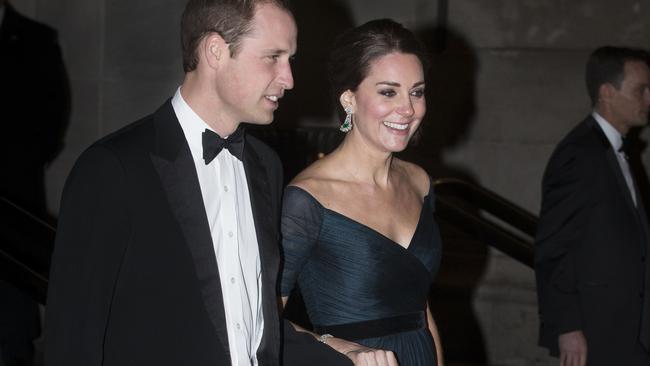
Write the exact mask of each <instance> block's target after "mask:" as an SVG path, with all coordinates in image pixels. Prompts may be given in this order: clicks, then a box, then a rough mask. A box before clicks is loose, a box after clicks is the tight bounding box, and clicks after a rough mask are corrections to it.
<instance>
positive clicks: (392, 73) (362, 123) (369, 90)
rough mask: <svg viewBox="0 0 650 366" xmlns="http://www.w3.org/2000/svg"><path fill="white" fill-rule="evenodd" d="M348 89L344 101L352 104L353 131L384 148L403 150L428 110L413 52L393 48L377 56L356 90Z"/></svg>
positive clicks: (383, 149) (386, 149) (421, 73)
mask: <svg viewBox="0 0 650 366" xmlns="http://www.w3.org/2000/svg"><path fill="white" fill-rule="evenodd" d="M346 93H349V94H346ZM346 93H344V94H343V95H342V97H341V101H342V103H344V106H345V103H346V101H347V102H348V103H351V104H352V109H353V112H354V127H353V130H352V132H351V133H357V134H360V135H361V136H362V137H363V138H364V139H365V140H366V141H369V142H370V143H371V144H372V145H374V146H376V147H377V148H378V149H379V150H381V151H384V152H398V151H402V150H404V149H405V148H406V146H407V145H408V142H409V140H410V139H411V137H412V136H413V134H414V133H415V131H416V130H417V129H418V126H419V125H420V122H421V121H422V117H424V113H425V112H426V102H425V99H424V72H423V70H422V64H421V63H420V60H419V59H418V58H417V56H415V55H412V54H405V53H399V52H394V53H390V54H388V55H385V56H382V57H380V58H378V59H376V60H374V61H373V62H371V63H370V70H369V72H368V76H367V77H366V78H365V79H364V80H363V81H362V82H361V84H359V87H358V88H357V90H356V91H355V92H346Z"/></svg>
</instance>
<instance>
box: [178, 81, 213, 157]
mask: <svg viewBox="0 0 650 366" xmlns="http://www.w3.org/2000/svg"><path fill="white" fill-rule="evenodd" d="M172 107H173V108H174V112H175V113H176V118H178V123H179V124H180V125H181V128H182V129H183V134H185V139H186V140H187V144H188V145H189V146H190V151H191V152H192V157H193V158H194V160H196V161H203V140H202V134H203V131H205V129H206V128H207V129H209V130H212V128H210V126H209V125H208V124H207V123H205V121H204V120H203V119H201V117H199V115H198V114H196V112H194V111H193V110H192V108H191V107H190V106H189V105H188V104H187V102H186V101H185V99H183V96H182V95H181V88H180V87H178V89H176V93H175V94H174V97H173V98H172ZM212 131H214V130H212Z"/></svg>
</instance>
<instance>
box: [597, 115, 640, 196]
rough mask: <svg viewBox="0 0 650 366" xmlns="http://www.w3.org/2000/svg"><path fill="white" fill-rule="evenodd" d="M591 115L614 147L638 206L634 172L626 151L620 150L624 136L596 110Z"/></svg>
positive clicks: (628, 186)
mask: <svg viewBox="0 0 650 366" xmlns="http://www.w3.org/2000/svg"><path fill="white" fill-rule="evenodd" d="M591 115H592V116H593V117H594V119H595V120H596V122H598V125H599V126H600V128H601V129H602V130H603V132H605V136H607V140H609V143H610V144H611V145H612V148H614V152H615V153H616V160H618V166H620V167H621V172H622V173H623V177H625V182H626V183H627V188H628V189H629V190H630V194H631V195H632V201H633V202H634V206H636V191H635V190H634V180H633V179H632V174H631V173H630V164H629V163H628V162H627V159H626V158H625V153H624V152H622V151H619V150H620V148H621V146H623V136H621V134H620V132H618V130H616V129H615V128H614V126H612V125H611V124H610V123H609V122H607V120H606V119H605V118H603V116H601V115H600V114H598V113H597V112H596V111H594V112H592V113H591Z"/></svg>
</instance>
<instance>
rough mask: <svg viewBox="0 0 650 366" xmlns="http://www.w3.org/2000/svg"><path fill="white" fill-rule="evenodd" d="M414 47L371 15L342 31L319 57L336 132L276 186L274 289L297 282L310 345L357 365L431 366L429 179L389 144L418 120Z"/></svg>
mask: <svg viewBox="0 0 650 366" xmlns="http://www.w3.org/2000/svg"><path fill="white" fill-rule="evenodd" d="M426 64H427V59H426V56H425V52H424V51H423V48H422V46H421V44H420V43H419V42H418V41H417V39H416V38H415V36H414V35H413V34H412V33H411V32H410V31H408V30H407V29H405V28H404V27H402V26H401V25H400V24H398V23H396V22H394V21H391V20H387V19H383V20H375V21H371V22H368V23H366V24H364V25H362V26H359V27H357V28H353V29H351V30H349V31H347V32H345V33H343V34H342V35H341V36H340V37H339V38H338V39H337V41H336V42H335V44H334V47H333V50H332V52H331V54H330V60H329V70H328V71H329V74H330V75H329V76H330V80H331V83H332V87H333V91H334V94H335V96H336V98H337V101H338V102H339V103H340V112H342V113H341V117H342V119H343V120H344V122H343V124H342V125H341V130H342V131H344V132H345V133H346V136H345V138H344V140H343V142H342V143H341V145H340V146H339V147H338V148H337V149H336V150H335V151H333V152H332V153H331V154H329V155H327V156H325V157H324V158H322V159H320V160H318V161H317V162H315V163H314V164H312V165H311V166H309V167H308V168H307V169H306V170H304V171H303V172H301V173H300V174H299V175H298V176H297V177H296V178H295V179H294V180H293V181H292V182H291V183H290V184H289V186H288V187H287V189H286V191H285V196H284V204H283V213H282V235H283V239H282V246H283V254H284V261H285V262H284V270H283V278H282V288H281V292H282V296H283V301H284V302H285V303H286V300H287V297H288V296H289V295H290V293H291V291H292V290H293V289H294V287H295V286H296V285H297V286H299V288H300V291H301V293H302V296H303V300H304V302H305V306H306V309H307V313H308V315H309V318H310V320H311V322H312V324H313V325H314V329H311V330H306V329H302V328H300V327H297V326H296V327H297V329H298V330H301V331H305V332H310V333H311V334H313V336H314V337H316V338H317V339H318V340H320V341H321V342H324V343H326V344H327V345H329V346H331V347H332V348H334V349H335V350H337V351H338V352H341V353H343V354H345V355H347V356H348V357H349V358H350V359H351V360H352V361H353V362H354V363H355V364H358V365H401V366H419V365H423V366H424V365H426V366H433V365H441V364H442V357H441V355H442V352H441V351H442V349H441V347H440V339H439V336H438V332H437V329H436V325H435V322H434V319H433V316H432V314H431V311H430V307H429V304H428V294H429V290H430V287H431V283H432V281H433V279H434V277H435V274H436V272H437V270H438V267H439V264H440V255H441V242H440V235H439V232H438V226H437V225H436V223H435V221H434V218H433V211H434V196H433V191H432V188H431V182H430V179H429V176H428V175H427V174H426V173H425V172H424V170H423V169H422V168H420V167H418V166H417V165H415V164H412V163H409V162H406V161H403V160H400V159H398V158H396V157H394V156H393V154H394V153H396V152H399V151H402V150H404V149H405V148H406V147H407V145H408V143H409V141H410V140H411V138H412V137H413V135H414V134H415V133H416V131H417V130H418V127H419V125H420V123H421V121H422V118H423V117H424V114H425V111H426V103H425V98H424V87H425V84H424V69H425V67H426Z"/></svg>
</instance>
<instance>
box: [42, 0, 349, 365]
mask: <svg viewBox="0 0 650 366" xmlns="http://www.w3.org/2000/svg"><path fill="white" fill-rule="evenodd" d="M296 33H297V30H296V25H295V22H294V20H293V16H292V14H291V12H290V11H289V10H288V9H287V7H286V5H285V4H284V2H283V1H282V0H266V1H263V0H260V1H243V0H240V1H233V0H230V1H228V0H190V1H189V2H188V4H187V6H186V8H185V11H184V13H183V17H182V21H181V41H182V46H183V67H184V70H185V72H186V74H185V79H184V81H183V83H182V85H181V86H180V87H179V88H178V90H177V91H176V94H175V95H174V96H173V98H171V100H169V101H167V102H166V103H164V104H163V105H162V106H161V107H160V108H159V109H158V110H157V111H156V112H154V113H153V114H152V115H150V116H147V117H145V118H143V119H141V120H140V121H138V122H135V123H134V124H131V125H129V126H127V127H126V128H124V129H121V130H119V131H117V132H115V133H113V134H111V135H109V136H107V137H105V138H103V139H101V140H100V141H98V142H96V143H95V144H93V145H92V146H91V147H90V148H89V149H88V150H86V151H85V152H84V153H83V154H82V156H81V157H80V158H79V160H78V161H77V163H76V165H75V167H74V169H73V171H72V173H71V174H70V176H69V178H68V181H67V183H66V187H65V190H64V193H63V200H62V205H61V215H60V219H59V228H58V233H57V240H56V245H55V251H54V256H53V264H52V271H51V282H50V288H49V292H48V304H47V310H46V331H45V333H46V334H45V362H46V364H47V365H48V366H59V365H61V366H93V365H120V366H122V365H157V366H161V365H162V366H164V365H279V364H280V359H281V335H282V332H283V328H284V332H285V338H286V340H287V344H291V345H297V346H298V347H301V346H304V347H305V348H304V349H303V348H300V349H299V350H297V353H296V355H297V356H296V357H298V356H301V355H302V356H307V355H309V356H312V357H317V358H319V359H318V360H319V361H321V362H322V364H323V365H337V364H344V363H340V361H339V360H341V359H343V360H345V361H346V363H347V358H346V357H341V356H339V355H338V354H336V352H334V351H332V350H329V349H328V348H327V346H325V345H322V344H319V343H317V342H316V341H315V340H314V339H313V338H312V339H308V338H307V339H305V338H304V337H303V338H301V337H300V336H298V335H296V334H295V332H293V331H292V328H291V326H285V325H283V322H282V321H281V317H280V315H279V310H278V309H279V308H278V304H279V302H278V297H277V296H278V293H277V289H278V287H277V285H276V281H277V278H278V273H279V265H280V257H279V243H278V240H279V230H278V229H279V213H280V199H281V192H282V171H281V164H280V161H279V159H278V157H277V155H276V154H275V153H274V152H273V151H272V150H271V149H270V148H268V147H267V146H266V145H265V144H263V143H262V142H261V141H259V140H257V139H255V138H254V137H252V136H248V135H246V134H245V131H244V130H243V126H242V125H241V123H242V122H247V123H251V124H257V125H265V124H269V123H271V122H272V120H273V113H274V111H275V109H276V108H277V107H278V102H279V100H280V98H282V96H283V94H284V92H285V91H286V90H289V89H292V87H293V78H292V73H291V67H290V64H289V59H290V57H291V56H292V55H293V54H294V53H295V52H296ZM222 137H223V138H222ZM300 352H306V353H305V354H301V353H300ZM289 354H292V350H291V349H288V350H287V351H286V355H285V358H286V357H287V355H289ZM311 362H314V360H313V359H312V360H304V363H303V364H308V363H309V364H311Z"/></svg>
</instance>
